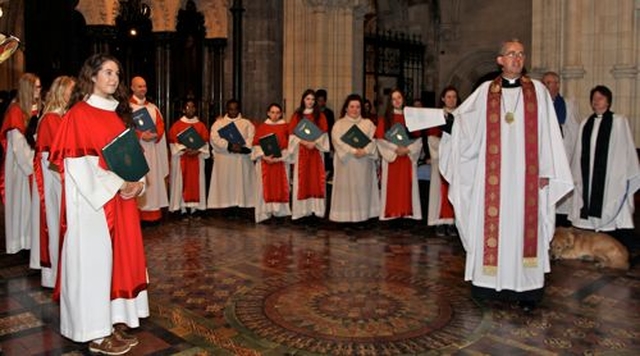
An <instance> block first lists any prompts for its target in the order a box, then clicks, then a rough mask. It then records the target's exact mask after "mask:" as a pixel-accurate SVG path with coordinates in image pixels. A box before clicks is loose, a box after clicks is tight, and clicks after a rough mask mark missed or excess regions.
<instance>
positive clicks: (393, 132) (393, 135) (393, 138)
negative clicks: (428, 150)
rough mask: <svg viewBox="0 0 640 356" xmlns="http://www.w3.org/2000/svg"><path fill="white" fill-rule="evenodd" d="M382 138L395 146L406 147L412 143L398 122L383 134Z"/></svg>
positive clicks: (405, 130)
mask: <svg viewBox="0 0 640 356" xmlns="http://www.w3.org/2000/svg"><path fill="white" fill-rule="evenodd" d="M384 138H385V139H386V140H387V141H389V142H391V143H393V144H395V145H397V146H404V147H407V146H409V145H410V144H411V143H412V141H411V139H410V138H409V134H408V133H407V128H406V127H405V126H404V125H403V124H401V123H399V122H396V123H395V124H393V125H392V126H391V128H390V129H389V130H387V132H385V134H384Z"/></svg>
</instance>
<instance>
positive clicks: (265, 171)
mask: <svg viewBox="0 0 640 356" xmlns="http://www.w3.org/2000/svg"><path fill="white" fill-rule="evenodd" d="M270 134H275V135H276V137H277V138H278V146H280V150H285V149H286V148H287V147H288V145H289V126H287V125H286V124H281V125H278V124H276V125H269V124H266V123H263V124H261V125H260V126H258V129H257V130H256V134H255V136H254V138H253V145H254V146H258V145H260V138H261V137H264V136H267V135H270ZM260 164H261V165H262V167H261V168H262V177H261V179H262V195H263V198H264V202H265V203H288V202H289V181H288V179H287V171H286V166H285V164H284V162H276V163H271V164H269V163H267V162H265V161H264V160H261V162H260Z"/></svg>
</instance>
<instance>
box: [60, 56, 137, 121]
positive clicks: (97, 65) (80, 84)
mask: <svg viewBox="0 0 640 356" xmlns="http://www.w3.org/2000/svg"><path fill="white" fill-rule="evenodd" d="M108 61H112V62H114V63H115V64H116V65H117V66H118V79H119V83H118V88H117V89H116V91H115V93H113V95H112V96H113V98H114V99H115V100H117V101H118V107H116V114H118V116H119V117H120V119H122V122H124V124H125V126H127V127H130V126H131V125H132V124H133V121H132V119H131V107H130V106H129V92H128V90H127V87H126V85H125V84H124V80H123V79H124V78H123V77H124V73H123V70H122V64H120V61H118V60H117V59H116V58H115V57H113V56H111V55H109V54H103V53H98V54H94V55H93V56H91V57H89V58H87V60H86V61H84V64H83V65H82V68H81V69H80V74H78V81H77V83H76V86H75V87H73V93H71V99H70V100H69V108H70V107H72V106H73V105H74V104H76V103H78V102H80V101H83V100H85V99H86V98H88V97H89V96H90V95H91V94H93V88H94V85H95V84H94V82H93V77H95V76H96V75H98V72H99V71H100V69H101V68H102V65H103V64H104V63H105V62H108Z"/></svg>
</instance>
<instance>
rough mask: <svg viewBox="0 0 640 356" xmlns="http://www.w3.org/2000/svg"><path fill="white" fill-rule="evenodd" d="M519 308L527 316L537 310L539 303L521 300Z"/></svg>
mask: <svg viewBox="0 0 640 356" xmlns="http://www.w3.org/2000/svg"><path fill="white" fill-rule="evenodd" d="M518 306H519V307H520V309H522V311H523V312H525V314H531V313H533V311H534V310H535V309H536V306H537V303H536V302H533V301H530V300H520V301H518Z"/></svg>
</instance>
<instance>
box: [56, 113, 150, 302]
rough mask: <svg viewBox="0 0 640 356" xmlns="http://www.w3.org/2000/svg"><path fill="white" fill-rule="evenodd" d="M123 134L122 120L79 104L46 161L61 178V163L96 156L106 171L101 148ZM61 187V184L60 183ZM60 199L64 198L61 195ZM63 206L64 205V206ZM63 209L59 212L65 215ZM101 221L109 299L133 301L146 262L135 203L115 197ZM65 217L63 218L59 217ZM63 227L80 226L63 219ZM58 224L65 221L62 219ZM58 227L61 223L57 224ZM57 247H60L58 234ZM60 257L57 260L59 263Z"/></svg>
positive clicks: (144, 276) (141, 287)
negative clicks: (109, 261)
mask: <svg viewBox="0 0 640 356" xmlns="http://www.w3.org/2000/svg"><path fill="white" fill-rule="evenodd" d="M124 130H125V126H124V124H123V122H122V120H121V119H120V118H119V117H118V116H117V114H116V113H115V112H113V111H107V110H102V109H99V108H95V107H92V106H90V105H89V104H87V103H85V102H79V103H77V104H75V105H74V107H73V108H72V109H71V110H70V111H69V112H68V113H67V115H66V116H65V118H64V120H63V121H62V124H61V125H60V129H59V132H58V134H57V135H56V138H55V140H54V142H53V145H52V147H51V154H50V155H51V156H50V158H49V161H50V162H51V163H52V164H54V165H56V166H57V167H59V169H60V174H61V178H62V179H63V182H64V179H65V175H64V160H65V159H68V158H80V157H87V156H97V157H98V158H99V161H98V165H99V167H101V168H102V169H105V170H108V168H107V165H106V163H105V160H104V157H102V148H103V147H104V146H105V145H106V144H108V143H109V142H110V141H111V140H113V139H114V138H115V137H116V136H118V135H119V134H120V133H122V132H123V131H124ZM63 187H64V183H63ZM63 197H64V194H63ZM64 200H65V199H64V198H63V204H66V202H64ZM65 209H66V207H63V208H62V210H61V211H63V212H64V211H65ZM103 210H104V214H105V219H106V222H107V226H108V228H109V234H110V236H111V246H112V250H113V267H112V279H111V299H117V298H126V299H133V298H135V297H136V296H137V295H138V294H139V293H140V292H141V291H143V290H145V289H146V288H147V271H146V259H145V256H144V247H143V244H142V231H141V230H140V217H139V213H138V205H137V201H136V199H123V198H122V197H121V196H120V194H117V193H116V194H115V195H114V196H113V198H111V199H110V200H109V201H108V202H107V203H106V204H105V205H104V206H103ZM63 215H66V214H63ZM65 218H66V224H67V225H70V224H72V223H76V224H82V223H83V222H82V221H75V222H74V221H72V220H71V219H72V218H71V217H66V216H65ZM62 221H65V220H64V218H63V219H62ZM61 226H63V223H62V222H61ZM60 236H61V246H63V244H64V240H63V236H64V234H63V233H61V234H60ZM62 258H64V255H63V256H61V258H60V259H61V260H62ZM58 276H59V277H58V280H57V281H56V289H55V291H54V297H59V291H60V289H59V288H60V278H63V276H61V275H60V274H58Z"/></svg>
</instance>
